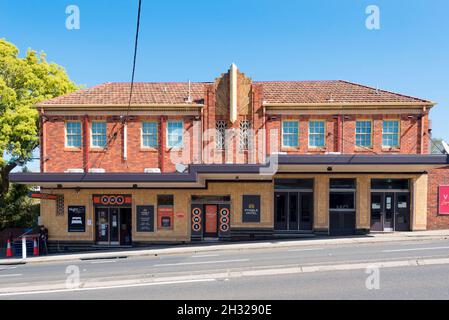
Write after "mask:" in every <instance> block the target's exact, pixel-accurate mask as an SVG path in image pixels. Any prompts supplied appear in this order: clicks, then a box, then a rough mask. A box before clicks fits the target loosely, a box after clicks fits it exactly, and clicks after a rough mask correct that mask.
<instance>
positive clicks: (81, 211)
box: [67, 206, 86, 232]
mask: <svg viewBox="0 0 449 320" xmlns="http://www.w3.org/2000/svg"><path fill="white" fill-rule="evenodd" d="M67 211H68V219H69V220H68V231H69V232H85V231H86V207H85V206H69V207H68V210H67Z"/></svg>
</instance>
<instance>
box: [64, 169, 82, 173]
mask: <svg viewBox="0 0 449 320" xmlns="http://www.w3.org/2000/svg"><path fill="white" fill-rule="evenodd" d="M83 172H84V170H83V169H81V168H71V169H67V170H66V171H64V173H83Z"/></svg>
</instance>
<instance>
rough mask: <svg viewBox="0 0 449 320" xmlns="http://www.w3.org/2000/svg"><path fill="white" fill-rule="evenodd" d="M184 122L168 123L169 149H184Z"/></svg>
mask: <svg viewBox="0 0 449 320" xmlns="http://www.w3.org/2000/svg"><path fill="white" fill-rule="evenodd" d="M182 134H183V122H182V121H169V122H167V145H168V146H169V147H177V148H180V147H182Z"/></svg>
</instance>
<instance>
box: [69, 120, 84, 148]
mask: <svg viewBox="0 0 449 320" xmlns="http://www.w3.org/2000/svg"><path fill="white" fill-rule="evenodd" d="M66 143H67V147H76V148H79V147H81V123H80V122H67V123H66Z"/></svg>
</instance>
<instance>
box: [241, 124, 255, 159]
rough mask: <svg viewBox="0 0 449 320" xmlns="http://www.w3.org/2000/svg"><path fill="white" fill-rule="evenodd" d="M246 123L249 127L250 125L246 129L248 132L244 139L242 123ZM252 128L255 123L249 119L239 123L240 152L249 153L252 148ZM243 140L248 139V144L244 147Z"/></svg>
mask: <svg viewBox="0 0 449 320" xmlns="http://www.w3.org/2000/svg"><path fill="white" fill-rule="evenodd" d="M244 122H246V123H248V124H249V125H248V127H247V128H246V129H245V130H246V131H245V132H246V137H245V138H244V137H243V134H242V132H243V131H242V123H244ZM252 127H253V122H252V121H251V120H248V119H242V120H240V121H239V151H240V152H246V151H248V150H249V149H250V148H251V142H252V141H251V136H250V134H251V129H252ZM243 139H246V142H247V143H246V144H245V145H244V144H243Z"/></svg>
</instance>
